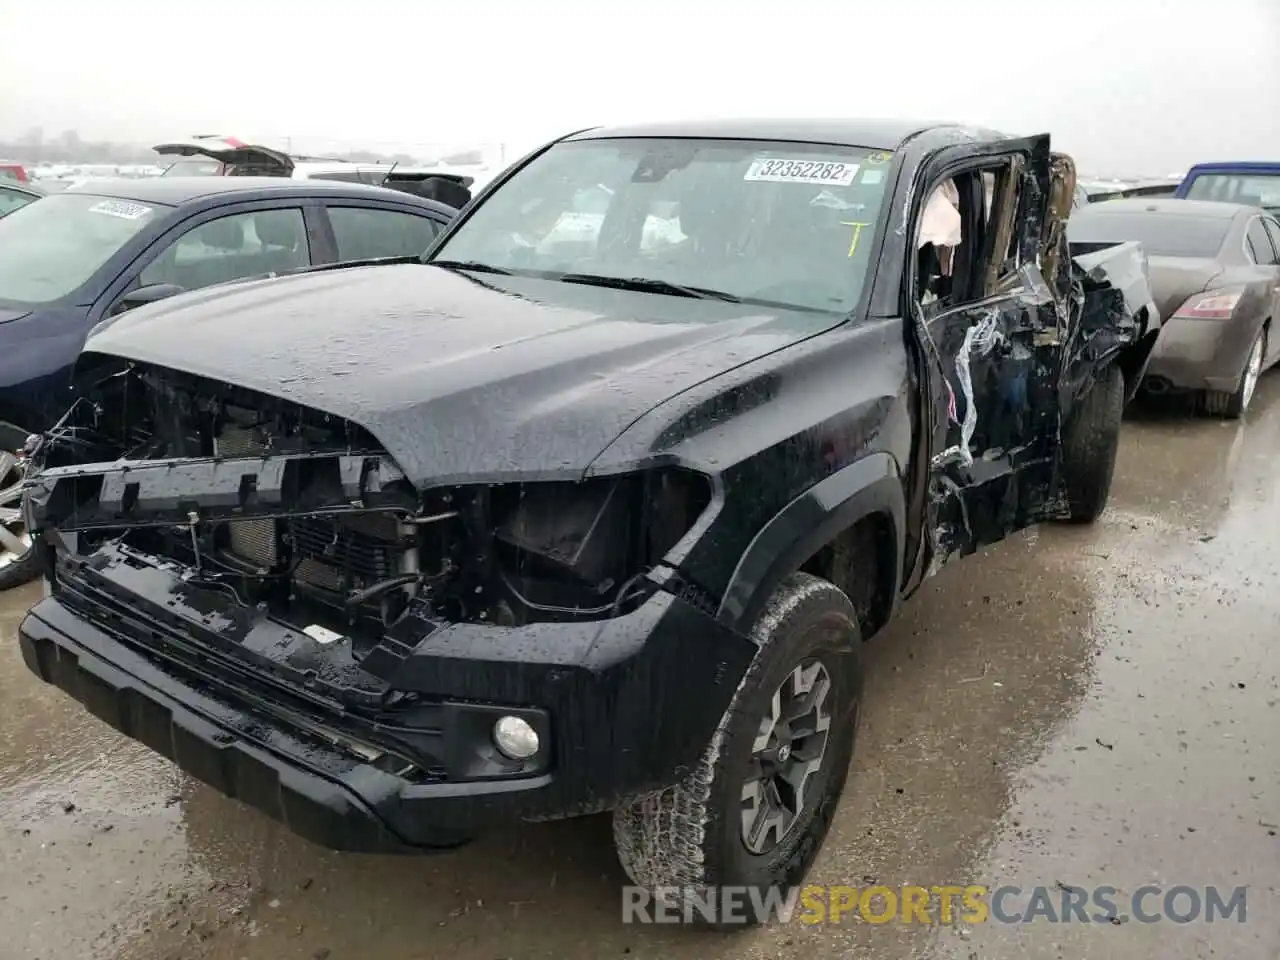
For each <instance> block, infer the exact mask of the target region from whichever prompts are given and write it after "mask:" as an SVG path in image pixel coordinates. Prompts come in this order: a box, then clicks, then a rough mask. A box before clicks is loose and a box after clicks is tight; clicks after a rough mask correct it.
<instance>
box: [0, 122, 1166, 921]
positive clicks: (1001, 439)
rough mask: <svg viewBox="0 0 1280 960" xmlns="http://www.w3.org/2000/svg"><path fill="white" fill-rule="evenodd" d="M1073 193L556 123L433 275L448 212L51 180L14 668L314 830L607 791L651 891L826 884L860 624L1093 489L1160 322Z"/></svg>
mask: <svg viewBox="0 0 1280 960" xmlns="http://www.w3.org/2000/svg"><path fill="white" fill-rule="evenodd" d="M1075 180H1076V176H1075V170H1074V164H1073V163H1072V161H1071V160H1070V158H1069V157H1066V156H1064V155H1061V154H1056V153H1053V152H1052V151H1051V145H1050V141H1049V137H1048V136H1047V135H1046V136H1034V137H1025V138H1011V137H1008V136H1005V135H1001V134H998V133H995V132H990V131H983V130H979V129H974V128H970V127H921V126H919V125H915V124H910V123H905V122H893V121H883V120H882V121H874V122H852V121H830V122H821V121H795V120H779V121H754V122H736V121H724V122H720V123H699V124H692V123H683V124H661V125H651V126H638V127H629V128H610V129H593V130H588V131H582V132H579V133H576V134H572V135H570V136H567V137H564V138H561V139H558V140H557V141H555V142H553V143H551V144H548V145H546V146H545V147H543V148H541V149H539V150H537V151H534V152H533V153H532V154H531V155H530V156H529V157H526V158H525V159H524V160H523V161H521V162H518V163H516V164H515V165H513V166H512V167H511V168H509V169H507V170H506V171H504V172H503V173H502V174H500V175H499V176H498V177H497V179H496V180H495V181H494V182H492V183H491V184H489V185H488V186H487V187H486V188H485V189H484V190H483V191H481V193H480V194H479V196H477V197H476V198H475V199H474V200H473V201H472V202H471V203H469V204H468V205H467V206H466V207H464V208H463V209H462V210H461V212H459V213H457V214H456V215H455V216H453V218H452V219H451V220H450V221H449V223H448V225H447V226H445V227H444V228H443V230H442V232H441V234H440V236H438V237H436V238H435V239H434V240H432V241H431V243H430V245H429V247H428V248H427V249H426V252H425V254H423V255H422V256H421V257H419V256H417V254H418V253H419V251H420V250H421V244H422V240H423V236H424V235H425V234H426V233H430V232H432V231H434V229H435V226H434V224H435V223H436V222H443V221H444V220H445V219H448V217H449V215H450V214H451V213H452V211H451V210H448V209H447V208H446V209H441V208H438V207H436V206H434V205H431V204H430V203H429V201H426V200H421V199H417V198H414V197H411V196H409V195H407V194H401V193H393V192H390V191H386V190H382V189H379V188H377V187H369V186H358V185H354V184H352V185H343V184H335V183H324V182H321V181H319V180H297V179H289V178H284V177H269V178H263V179H255V178H252V177H236V176H213V177H204V178H188V179H183V178H168V177H165V178H159V179H157V180H155V181H152V182H150V183H145V184H144V183H139V182H136V181H135V182H132V183H131V184H130V185H129V187H128V188H127V190H126V189H125V188H112V190H110V191H106V190H105V188H102V187H96V188H94V189H93V190H91V189H90V188H89V187H88V186H82V187H80V188H75V189H73V190H68V191H67V192H66V193H64V194H61V195H59V196H56V197H51V198H47V199H45V200H41V201H38V203H37V204H36V205H33V206H32V207H29V208H25V209H23V210H19V211H18V212H17V213H15V214H13V215H11V216H10V217H9V218H8V220H7V221H0V230H4V229H9V230H12V231H17V230H19V229H22V227H23V226H24V224H25V225H30V226H38V225H40V224H41V223H42V222H43V223H45V224H46V226H45V227H44V228H43V230H42V231H37V235H38V236H39V237H42V238H44V239H43V241H42V242H41V243H37V244H34V252H33V253H30V254H24V255H23V256H24V257H26V258H27V259H25V260H20V261H19V262H18V264H17V265H16V266H13V267H10V266H9V265H8V264H7V263H5V264H4V265H0V297H5V296H9V295H10V294H12V293H13V292H14V290H17V291H18V292H19V293H20V294H21V296H16V297H14V298H13V299H12V300H11V302H12V303H14V304H17V305H16V306H11V307H10V310H11V311H12V314H11V319H9V320H8V325H9V326H12V325H14V324H22V323H24V322H31V321H30V318H31V317H33V316H34V315H35V313H36V311H40V310H43V311H48V315H46V316H44V317H42V318H41V319H40V320H39V322H38V326H39V328H40V329H41V330H43V331H49V330H57V329H65V330H66V331H68V336H67V338H66V342H65V345H64V347H65V349H64V348H59V351H58V352H56V355H55V354H50V355H49V356H48V357H47V359H43V360H40V361H38V362H37V361H35V360H31V361H28V362H27V366H26V369H27V370H28V371H30V370H31V369H33V368H35V369H43V370H47V371H53V370H54V369H57V370H59V371H61V370H62V369H63V365H64V364H65V363H66V362H67V361H68V360H69V358H70V356H71V355H72V354H73V353H74V352H75V350H76V349H77V348H78V340H79V337H81V336H83V333H84V330H85V328H86V327H88V326H91V325H92V326H93V327H94V329H93V331H92V332H91V333H90V334H89V336H88V340H87V342H86V343H85V345H84V349H83V352H81V354H80V356H79V359H78V361H77V364H76V368H75V377H74V384H75V386H76V389H75V391H74V394H70V393H65V394H64V395H65V396H66V401H64V406H66V407H67V409H66V411H65V413H63V414H62V415H61V417H60V418H59V419H58V422H57V424H56V425H55V426H54V427H53V428H52V429H48V430H45V431H43V432H42V433H41V435H40V436H39V437H37V438H35V439H34V440H33V441H32V443H31V444H30V445H29V446H28V448H27V453H28V455H29V457H30V462H31V468H32V470H31V475H30V476H29V477H28V481H27V491H26V496H25V498H24V503H23V513H22V515H23V518H24V519H25V521H26V523H27V525H28V526H27V531H29V533H30V534H31V535H32V536H33V537H34V538H35V539H34V542H35V543H36V544H37V547H36V552H35V554H34V556H35V557H36V561H35V562H36V563H37V564H38V566H39V568H40V571H41V573H42V575H43V577H44V578H45V581H46V583H47V585H48V591H47V592H48V596H46V597H45V598H44V599H42V600H41V601H40V602H39V603H38V604H36V606H35V607H33V609H32V610H31V612H30V613H29V614H28V616H27V617H26V619H25V620H24V621H23V624H22V626H21V630H20V639H21V644H22V651H23V656H24V659H25V661H26V663H27V664H28V666H29V667H30V669H31V670H32V671H33V672H34V673H35V674H37V675H38V676H39V677H40V678H42V679H43V680H45V681H48V682H50V683H52V684H55V685H57V686H59V687H61V688H62V689H64V690H65V691H66V692H67V693H68V694H69V695H71V696H72V697H76V698H79V699H81V700H83V701H85V702H86V703H87V704H90V705H91V708H92V709H93V710H94V712H95V713H96V714H97V715H98V716H100V717H102V718H103V719H104V720H106V721H107V722H108V723H112V724H114V725H115V726H117V727H118V728H120V729H121V730H122V731H124V732H125V733H126V734H128V735H130V736H132V737H135V738H137V739H138V740H140V741H142V742H144V743H146V744H148V745H150V746H151V747H152V748H154V749H156V750H158V751H159V752H161V753H163V754H165V755H167V756H169V757H170V758H172V759H173V760H174V761H175V762H176V763H177V764H179V765H180V766H182V767H183V768H184V769H186V770H188V771H189V772H190V773H191V774H193V775H194V776H196V777H200V778H202V779H204V780H206V781H208V782H209V783H211V784H212V785H213V786H214V787H215V788H216V789H218V790H221V791H223V792H224V793H227V794H229V795H231V796H234V797H236V798H238V799H240V800H242V801H244V802H246V803H249V804H251V805H253V806H256V807H258V808H259V809H260V810H262V811H263V812H264V813H266V814H267V815H269V816H272V817H276V818H278V819H280V820H282V821H284V822H286V823H288V824H289V826H290V827H291V828H292V829H294V830H296V831H298V832H299V833H301V834H303V835H304V836H307V837H309V838H311V839H312V840H314V841H316V842H318V843H322V844H325V845H327V846H331V847H336V848H342V849H352V850H364V851H379V852H425V851H431V850H438V849H442V848H448V847H452V846H456V845H457V844H459V843H463V842H465V841H467V840H468V839H470V838H472V837H473V836H476V835H477V834H479V833H482V832H484V831H485V830H488V829H492V828H494V827H495V826H498V825H501V824H504V823H508V824H509V823H518V822H521V821H525V820H542V819H550V818H557V817H568V816H576V815H581V814H584V813H590V812H597V811H604V810H611V811H613V818H614V819H613V824H614V827H613V830H614V839H615V844H616V847H617V852H618V856H619V858H620V860H621V862H622V864H623V866H624V868H625V870H626V872H627V873H628V875H629V876H630V877H631V878H632V879H633V881H634V882H636V883H639V884H643V885H645V886H647V887H657V888H659V889H676V888H680V889H682V890H684V891H686V892H692V891H693V890H695V889H696V888H700V887H702V886H704V885H748V886H751V887H753V888H760V887H767V886H776V885H787V886H790V885H794V884H798V883H799V882H800V880H801V878H802V877H803V876H804V875H805V873H806V871H807V870H808V869H809V867H810V865H811V863H812V862H813V860H814V858H815V857H816V856H817V853H818V851H819V850H820V848H821V846H822V842H823V839H824V837H825V835H826V833H827V831H828V828H829V827H830V824H831V820H832V814H833V811H834V810H835V806H836V803H837V801H838V800H839V798H840V796H841V793H842V791H843V789H844V785H845V777H846V773H847V770H848V768H849V761H850V756H851V754H852V751H853V749H854V743H855V737H856V731H857V719H858V716H859V713H860V706H861V698H862V684H863V673H862V667H861V645H862V642H863V641H864V640H865V639H867V638H869V637H871V636H872V635H873V634H875V633H876V632H877V631H878V630H879V629H881V628H882V627H883V626H884V624H885V623H887V622H888V621H889V620H890V619H891V617H892V616H893V614H894V612H895V611H896V610H897V608H898V605H899V603H900V601H902V600H903V599H905V598H906V597H908V596H910V595H911V594H912V593H913V592H914V591H915V590H916V589H917V588H918V587H919V586H920V585H921V584H922V583H923V582H924V581H925V580H926V579H927V578H928V577H929V576H931V575H932V574H934V573H935V572H937V571H938V570H939V569H940V568H942V567H943V566H944V565H946V564H948V563H951V562H955V561H957V560H958V559H960V558H962V557H964V556H966V555H969V554H971V553H973V552H975V551H976V550H978V549H979V548H981V547H983V546H985V545H987V544H991V543H994V542H996V541H998V540H1000V539H1002V538H1003V537H1005V536H1007V535H1008V534H1010V533H1011V532H1013V531H1015V530H1018V529H1020V528H1023V527H1026V526H1028V525H1030V524H1034V523H1038V522H1044V521H1062V522H1071V523H1089V522H1091V521H1093V520H1095V519H1096V518H1097V517H1098V516H1099V515H1100V514H1101V512H1102V511H1103V510H1104V509H1105V506H1106V503H1107V498H1108V492H1109V489H1110V484H1111V477H1112V473H1113V469H1114V464H1115V457H1116V449H1117V444H1118V438H1119V430H1120V423H1121V415H1122V410H1123V407H1124V404H1125V402H1126V399H1127V398H1128V397H1129V396H1130V395H1131V393H1132V391H1133V389H1134V388H1135V387H1136V384H1137V383H1138V382H1140V381H1141V379H1142V376H1143V373H1144V371H1145V369H1146V366H1147V363H1148V359H1149V356H1150V352H1151V348H1152V345H1153V343H1154V342H1155V340H1156V337H1157V336H1158V334H1159V329H1160V316H1159V313H1158V311H1157V310H1156V308H1155V305H1154V304H1153V302H1152V298H1151V291H1150V287H1149V284H1148V281H1147V267H1146V260H1145V258H1144V255H1143V253H1142V250H1141V247H1140V246H1139V244H1138V243H1135V242H1130V241H1125V242H1118V243H1112V242H1106V243H1101V242H1097V243H1090V244H1087V245H1085V246H1077V245H1076V244H1073V243H1071V242H1070V241H1069V239H1068V237H1067V234H1066V232H1065V226H1066V222H1067V220H1066V218H1067V215H1068V213H1069V211H1070V209H1071V207H1072V204H1073V197H1074V193H1075V189H1074V188H1075ZM95 191H96V192H95ZM393 197H394V198H396V199H394V200H393V199H391V198H393ZM935 197H941V198H942V199H943V200H944V201H945V203H944V204H943V205H942V206H941V207H938V206H935V204H934V198H935ZM946 204H952V206H951V207H950V208H949V209H950V212H951V213H952V214H954V217H948V216H947V215H946V214H947V208H946ZM233 206H234V210H233V209H232V207H233ZM41 208H43V209H41ZM343 211H345V212H343ZM936 211H940V212H941V213H942V214H943V216H941V218H940V219H939V225H938V226H937V229H935V226H934V225H933V224H932V223H929V224H928V225H926V224H927V221H930V219H931V217H932V216H933V213H934V212H936ZM377 214H384V215H386V216H383V217H382V219H380V220H379V221H378V223H377V224H374V223H373V220H374V219H376V215H377ZM63 215H65V216H67V217H69V218H71V220H74V229H71V228H66V229H63V228H60V227H58V226H57V221H56V218H57V217H60V216H63ZM391 215H395V216H401V217H406V216H407V217H410V218H419V219H421V220H422V221H424V230H423V233H421V234H419V233H414V232H413V231H412V230H405V233H404V236H405V237H406V239H405V240H404V241H403V245H401V246H397V241H393V240H391V239H389V236H391V235H394V236H400V234H398V233H393V231H395V230H400V229H403V228H404V223H403V222H398V223H399V225H398V226H393V225H392V224H391V220H390V219H389V218H390V216H391ZM236 218H239V219H236ZM1073 219H1074V216H1073ZM357 223H363V224H364V225H365V228H366V229H365V231H364V232H359V231H356V230H355V226H356V224H357ZM347 230H350V231H352V232H351V233H350V236H352V237H354V238H356V239H354V240H353V241H352V243H353V245H352V246H350V247H347V248H345V249H344V240H343V237H344V236H347V235H348V234H347V233H345V231H347ZM409 237H412V238H413V239H408V238H409ZM4 242H5V241H4V234H3V233H0V245H3V244H4ZM944 248H945V249H944ZM6 249H7V248H6ZM371 251H372V255H374V256H378V255H382V254H386V253H394V252H397V251H403V252H404V253H405V255H404V256H402V257H398V258H393V259H391V260H385V261H380V262H370V261H369V260H368V259H367V258H368V256H370V255H371ZM348 256H350V257H360V258H362V259H361V262H359V263H349V264H343V263H340V262H338V261H340V260H342V259H344V258H346V257H348ZM315 263H322V264H324V265H323V266H310V267H308V264H315ZM263 273H269V274H270V275H269V276H267V277H265V278H260V279H244V280H240V281H237V282H231V283H227V282H222V283H220V284H218V283H217V282H218V281H227V280H232V279H234V276H235V275H246V274H255V275H260V274H263ZM6 285H8V286H6ZM196 286H199V287H202V289H199V290H192V289H191V288H192V287H196ZM179 287H183V288H186V291H187V292H184V293H181V294H178V290H177V288H179ZM6 289H7V290H8V291H9V292H8V293H6ZM162 296H163V297H165V299H163V300H162V301H160V302H151V303H148V302H147V301H154V300H157V299H158V298H160V297H162ZM24 298H25V299H24ZM60 325H61V326H60ZM14 329H19V328H18V327H14ZM73 330H74V331H75V334H74V335H72V334H71V331H73ZM28 349H29V351H31V355H32V357H41V356H44V354H43V353H42V352H41V351H44V350H45V349H46V347H45V346H44V345H43V343H41V344H40V345H37V343H36V341H34V340H33V341H31V343H30V344H29V346H28ZM50 386H52V387H53V388H54V392H55V394H56V392H57V391H58V390H61V391H67V386H68V383H67V380H66V379H65V378H64V377H63V376H62V375H61V374H59V376H58V377H56V378H54V381H53V382H52V383H51V384H50ZM51 395H52V394H51ZM67 401H69V402H67ZM42 409H43V408H42ZM757 919H758V918H757Z"/></svg>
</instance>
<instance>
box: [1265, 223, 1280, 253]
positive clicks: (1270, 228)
mask: <svg viewBox="0 0 1280 960" xmlns="http://www.w3.org/2000/svg"><path fill="white" fill-rule="evenodd" d="M1262 225H1263V226H1264V227H1266V230H1267V235H1268V236H1269V237H1271V246H1272V248H1273V249H1274V250H1275V252H1276V253H1277V254H1278V255H1280V223H1277V222H1276V221H1275V220H1272V219H1271V218H1270V217H1268V218H1266V219H1265V220H1263V221H1262ZM1276 259H1277V260H1280V256H1277V257H1276Z"/></svg>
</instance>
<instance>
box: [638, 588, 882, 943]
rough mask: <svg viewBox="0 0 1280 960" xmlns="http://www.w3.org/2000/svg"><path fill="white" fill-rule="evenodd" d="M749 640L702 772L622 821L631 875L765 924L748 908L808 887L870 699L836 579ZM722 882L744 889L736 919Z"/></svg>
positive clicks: (675, 907)
mask: <svg viewBox="0 0 1280 960" xmlns="http://www.w3.org/2000/svg"><path fill="white" fill-rule="evenodd" d="M752 635H753V639H754V640H755V641H756V643H757V644H758V645H759V650H758V652H757V654H756V657H755V659H754V661H753V662H752V664H751V666H750V668H748V670H747V673H746V676H745V677H744V678H743V680H742V683H741V684H740V685H739V687H738V691H737V693H736V694H735V695H734V698H733V700H732V701H731V703H730V705H729V708H728V710H726V711H725V714H724V717H723V718H722V719H721V721H720V725H719V726H718V727H717V729H716V731H715V733H714V735H713V736H712V738H711V743H710V744H709V745H708V746H707V749H706V751H705V752H704V753H703V755H702V758H701V759H700V760H699V762H698V763H697V765H696V766H695V767H694V770H693V772H692V773H691V774H690V775H689V776H688V777H687V778H686V779H685V780H684V781H683V782H681V783H679V784H677V785H676V786H674V787H669V788H668V789H666V790H663V791H662V792H660V793H658V794H655V795H652V796H649V797H646V798H644V799H642V800H639V801H637V802H635V803H633V804H630V805H627V806H625V807H622V808H619V809H618V810H616V811H615V812H614V816H613V837H614V845H615V847H616V848H617V852H618V859H619V860H620V861H621V863H622V867H623V869H624V870H625V871H626V873H627V875H628V876H629V877H630V878H631V881H632V882H633V883H635V884H636V885H637V886H640V887H646V888H649V889H650V890H654V889H655V888H666V889H667V891H669V893H668V895H669V896H674V897H675V901H674V902H669V903H666V904H665V905H664V909H665V910H668V911H671V912H674V913H676V914H677V915H680V916H681V917H682V918H687V919H689V920H691V921H693V922H695V923H699V924H703V925H708V926H713V927H718V928H725V927H735V926H750V925H754V924H756V923H759V922H761V921H763V920H765V919H767V917H766V916H764V915H763V912H762V911H759V910H753V909H752V904H753V903H754V904H768V903H769V898H770V895H771V891H774V893H773V895H774V896H776V895H777V893H778V892H781V893H782V894H783V895H785V894H786V893H787V892H788V891H790V890H792V889H794V888H795V887H797V886H798V885H799V883H800V881H801V880H803V878H804V876H805V874H806V873H807V872H808V870H809V867H810V866H811V865H812V863H813V860H814V858H815V857H816V856H817V853H818V850H819V849H820V848H821V846H822V841H823V839H824V838H825V837H826V834H827V830H828V829H829V828H830V826H831V819H832V817H833V815H834V814H835V810H836V805H837V803H838V801H839V799H840V794H841V792H842V791H843V789H844V784H845V779H846V777H847V776H848V772H849V763H850V759H851V757H852V754H853V744H854V735H855V729H856V725H857V719H858V713H859V706H860V703H861V698H862V682H863V678H862V661H861V650H860V646H861V634H860V631H859V629H858V622H857V617H856V615H855V613H854V609H853V605H852V604H851V603H850V602H849V598H848V597H847V596H845V594H844V593H843V592H842V591H841V590H839V589H838V588H837V587H835V586H834V585H833V584H831V583H828V582H827V581H825V580H821V579H819V578H817V577H813V576H810V575H808V574H803V573H797V574H793V575H792V576H790V577H789V578H787V579H786V580H785V581H784V582H783V583H782V584H781V586H779V588H778V590H777V591H776V592H775V593H774V595H773V596H772V597H771V598H770V600H769V603H768V604H767V605H766V607H765V610H764V612H763V613H762V614H761V616H760V618H759V620H758V621H757V623H756V626H755V628H754V630H753V634H752ZM726 887H729V888H737V890H738V892H739V893H740V894H744V896H743V897H742V898H741V900H740V902H739V904H738V906H737V908H736V909H735V910H734V911H732V915H729V914H727V913H725V912H723V910H722V909H721V908H722V907H723V906H724V901H723V899H722V898H721V896H720V895H719V894H718V891H721V890H723V889H724V888H726ZM670 891H678V892H674V893H671V892H670ZM750 891H756V893H755V894H750ZM708 904H710V905H712V906H713V907H715V908H716V909H715V911H714V912H709V911H708Z"/></svg>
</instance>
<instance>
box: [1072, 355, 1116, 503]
mask: <svg viewBox="0 0 1280 960" xmlns="http://www.w3.org/2000/svg"><path fill="white" fill-rule="evenodd" d="M1123 419H1124V374H1123V373H1122V372H1121V370H1120V367H1119V365H1117V364H1115V363H1112V364H1110V365H1109V366H1108V367H1107V368H1106V369H1105V370H1103V371H1102V373H1101V375H1100V376H1099V377H1098V379H1097V380H1096V381H1095V382H1094V384H1093V386H1092V387H1091V388H1090V389H1089V392H1088V393H1086V394H1085V395H1084V397H1083V398H1081V400H1080V402H1079V403H1077V404H1076V406H1075V409H1074V410H1072V412H1071V414H1070V417H1069V419H1068V422H1067V424H1066V426H1065V427H1064V428H1063V431H1062V480H1063V490H1064V492H1065V494H1066V498H1067V511H1068V512H1067V516H1066V517H1065V518H1064V519H1065V520H1066V521H1067V522H1068V523H1093V521H1095V520H1097V519H1098V517H1099V516H1101V515H1102V511H1103V510H1105V509H1106V506H1107V498H1108V496H1109V495H1110V493H1111V478H1112V477H1113V476H1114V475H1115V471H1116V452H1117V451H1118V450H1119V448H1120V422H1121V420H1123Z"/></svg>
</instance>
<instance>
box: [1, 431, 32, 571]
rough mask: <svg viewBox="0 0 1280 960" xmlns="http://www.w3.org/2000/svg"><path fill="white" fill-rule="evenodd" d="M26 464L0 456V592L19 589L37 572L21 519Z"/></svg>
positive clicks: (23, 522)
mask: <svg viewBox="0 0 1280 960" xmlns="http://www.w3.org/2000/svg"><path fill="white" fill-rule="evenodd" d="M26 473H27V470H26V461H25V460H23V459H21V458H19V457H17V456H15V455H14V454H12V453H9V452H7V451H6V452H4V453H0V590H8V589H10V588H11V587H17V586H21V585H22V584H24V583H29V582H30V581H32V580H34V579H35V578H36V577H37V576H38V575H39V572H40V566H39V561H38V559H37V556H36V551H35V549H34V546H33V544H32V541H31V534H30V533H28V532H27V525H26V522H25V521H24V520H23V517H22V483H23V480H24V479H25V477H26Z"/></svg>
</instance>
